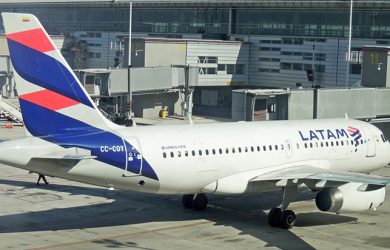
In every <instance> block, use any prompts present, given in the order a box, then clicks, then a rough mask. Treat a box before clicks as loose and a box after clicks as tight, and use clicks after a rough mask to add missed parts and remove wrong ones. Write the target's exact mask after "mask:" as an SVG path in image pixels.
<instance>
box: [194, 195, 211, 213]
mask: <svg viewBox="0 0 390 250" xmlns="http://www.w3.org/2000/svg"><path fill="white" fill-rule="evenodd" d="M207 203H208V199H207V196H206V195H205V194H202V193H200V194H197V195H196V196H195V198H194V199H193V201H192V208H193V209H195V210H198V211H201V210H204V209H205V208H206V207H207Z"/></svg>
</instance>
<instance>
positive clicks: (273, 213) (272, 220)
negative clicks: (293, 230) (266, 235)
mask: <svg viewBox="0 0 390 250" xmlns="http://www.w3.org/2000/svg"><path fill="white" fill-rule="evenodd" d="M281 213H282V209H280V208H278V207H274V208H272V209H271V210H270V211H269V213H268V224H269V225H270V226H271V227H279V226H280V215H281Z"/></svg>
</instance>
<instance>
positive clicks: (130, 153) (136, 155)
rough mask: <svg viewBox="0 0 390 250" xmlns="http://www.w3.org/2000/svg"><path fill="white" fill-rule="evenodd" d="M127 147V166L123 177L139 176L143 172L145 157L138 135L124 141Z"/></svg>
mask: <svg viewBox="0 0 390 250" xmlns="http://www.w3.org/2000/svg"><path fill="white" fill-rule="evenodd" d="M123 143H124V144H125V147H126V158H127V159H126V160H127V161H126V168H125V172H124V174H123V177H126V176H127V177H128V176H139V175H141V173H142V165H143V157H142V148H141V144H140V142H139V140H138V138H136V137H130V138H126V140H124V141H123Z"/></svg>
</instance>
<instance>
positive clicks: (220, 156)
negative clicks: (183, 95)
mask: <svg viewBox="0 0 390 250" xmlns="http://www.w3.org/2000/svg"><path fill="white" fill-rule="evenodd" d="M348 126H350V127H354V128H357V129H359V131H360V132H361V138H360V139H358V142H356V140H355V139H356V137H353V136H351V135H350V134H349V132H348ZM116 133H117V134H118V135H119V136H121V137H122V138H124V139H125V140H127V141H128V142H129V143H130V144H131V145H133V146H134V147H136V148H137V150H138V151H139V152H141V154H142V158H143V160H144V161H147V162H148V163H149V164H150V166H151V167H152V168H153V170H154V171H155V172H156V174H157V176H158V179H159V180H158V181H157V180H153V179H149V178H145V177H144V176H142V175H137V174H134V173H131V172H130V171H126V170H123V169H119V168H115V167H112V166H110V165H108V164H105V163H102V162H100V161H97V160H94V159H88V160H82V161H80V162H79V163H77V164H75V165H74V166H72V167H68V166H67V165H66V164H62V163H61V161H56V164H53V163H52V164H48V163H47V162H42V163H41V164H39V162H38V163H34V164H29V163H31V159H32V158H33V157H36V156H37V155H44V154H53V153H55V152H61V150H63V149H62V148H61V147H59V146H57V145H55V144H52V143H49V142H46V141H44V140H41V139H39V138H35V137H28V138H24V139H20V140H17V141H15V140H13V141H7V142H3V143H1V144H0V153H2V155H6V154H8V155H10V156H9V157H8V158H7V157H1V161H2V162H3V163H6V164H9V165H13V166H16V167H20V168H25V169H28V170H31V171H34V172H39V173H43V174H47V175H52V176H59V177H62V178H66V179H70V180H76V181H80V182H86V183H90V184H95V185H100V186H106V187H114V188H119V189H127V190H137V191H143V192H156V193H163V194H186V193H198V192H201V191H202V190H203V191H204V192H212V190H210V189H208V188H205V187H207V186H208V185H209V184H211V183H213V182H215V181H217V180H219V179H222V178H225V177H228V176H234V175H238V174H239V175H242V176H245V174H247V176H248V178H250V177H254V176H261V175H262V174H264V173H269V172H271V171H275V170H280V169H281V168H288V167H291V166H294V165H308V166H315V167H320V168H324V169H332V170H343V171H351V172H371V171H373V170H375V169H378V168H381V167H384V166H385V165H387V164H388V163H389V162H390V156H389V154H388V152H389V149H390V144H389V143H388V142H387V141H385V140H384V139H383V135H382V132H381V131H380V130H379V129H377V128H376V127H374V126H372V125H370V124H368V123H365V122H361V121H356V120H349V119H337V120H307V121H275V122H236V123H210V124H201V125H173V126H145V127H132V128H120V129H118V130H117V131H116ZM102 146H104V142H102ZM21 152H23V153H21ZM12 155H18V157H16V158H15V157H12ZM124 157H126V153H125V152H124ZM128 168H129V169H130V168H131V163H129V166H128ZM245 181H247V180H245ZM242 191H245V190H242ZM237 192H240V191H237ZM237 192H235V191H234V190H233V191H232V192H231V193H237Z"/></svg>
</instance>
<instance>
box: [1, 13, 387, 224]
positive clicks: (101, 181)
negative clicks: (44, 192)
mask: <svg viewBox="0 0 390 250" xmlns="http://www.w3.org/2000/svg"><path fill="white" fill-rule="evenodd" d="M2 17H3V23H4V27H5V32H6V36H7V41H8V47H9V52H10V57H11V60H12V64H13V66H14V69H15V82H16V87H17V91H18V95H19V102H20V107H21V112H22V115H23V120H24V123H25V128H26V137H24V138H20V139H14V140H8V141H3V142H0V163H2V164H7V165H10V166H14V167H17V168H21V169H25V170H28V171H31V172H35V173H39V174H43V175H49V176H55V177H60V178H64V179H67V180H72V181H77V182H82V183H88V184H92V185H97V186H102V187H107V188H115V189H123V190H132V191H139V192H149V193H157V194H175V195H183V196H182V197H183V198H182V203H183V206H184V207H185V208H187V209H193V210H204V209H205V208H206V207H207V205H208V198H207V194H221V195H241V194H245V193H260V192H265V191H272V190H281V191H282V192H283V199H282V203H281V205H280V206H278V207H274V208H272V209H271V210H270V212H269V214H268V223H269V224H270V225H271V226H274V227H280V228H285V229H290V228H292V227H293V226H294V225H295V223H296V215H295V213H294V212H293V211H292V210H289V209H288V206H289V204H290V203H291V202H293V201H295V200H296V195H297V192H298V191H300V190H301V187H307V188H309V189H311V190H312V191H313V192H316V193H317V194H316V197H315V203H316V206H317V207H318V208H319V209H320V210H321V211H327V212H334V213H343V212H348V211H364V210H369V209H374V210H375V209H376V208H377V207H378V206H380V205H381V204H382V203H383V202H384V199H385V187H386V185H388V184H389V183H390V178H388V177H383V176H376V175H370V174H368V173H370V172H372V171H374V170H376V169H379V168H382V167H385V166H387V165H388V164H389V163H390V154H389V152H390V142H389V141H388V140H387V139H386V138H385V137H384V135H383V133H382V132H381V131H380V130H379V129H378V128H376V127H374V126H373V125H371V124H369V123H367V122H363V121H359V120H353V119H347V118H345V119H326V120H325V119H324V120H321V119H318V120H297V121H292V120H288V121H267V122H227V123H211V124H182V125H172V126H158V125H156V126H133V127H122V126H119V125H117V124H114V123H113V122H111V121H109V120H107V119H106V118H105V117H104V116H103V115H102V114H101V113H100V112H99V110H98V108H97V107H96V105H95V104H94V102H93V101H92V99H91V98H90V97H89V95H88V94H87V92H86V91H85V89H84V88H83V87H82V85H81V84H80V81H79V80H78V79H77V77H76V76H75V75H74V73H73V71H72V70H71V68H70V67H69V65H68V64H67V63H66V61H65V59H64V58H63V57H62V55H61V53H60V52H59V50H58V49H57V48H56V47H55V45H54V44H53V42H52V41H51V39H50V37H49V36H48V34H47V32H46V31H45V29H44V28H43V26H42V25H41V23H40V22H39V20H38V19H37V18H36V17H35V16H33V15H31V14H20V13H2Z"/></svg>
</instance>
